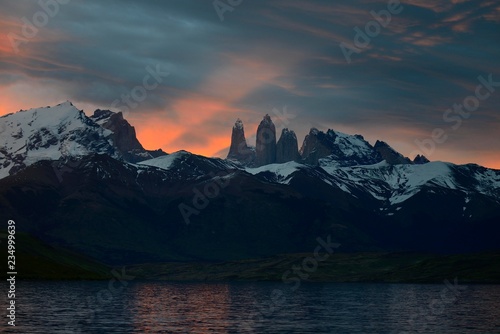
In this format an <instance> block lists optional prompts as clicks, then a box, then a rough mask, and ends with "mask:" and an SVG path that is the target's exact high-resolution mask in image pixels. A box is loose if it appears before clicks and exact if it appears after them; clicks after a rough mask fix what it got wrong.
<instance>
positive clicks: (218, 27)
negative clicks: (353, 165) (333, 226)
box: [0, 0, 500, 165]
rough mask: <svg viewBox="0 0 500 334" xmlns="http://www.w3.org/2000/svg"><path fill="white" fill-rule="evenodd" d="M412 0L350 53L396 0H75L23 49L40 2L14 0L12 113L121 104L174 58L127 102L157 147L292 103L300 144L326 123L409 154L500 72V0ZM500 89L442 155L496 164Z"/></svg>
mask: <svg viewBox="0 0 500 334" xmlns="http://www.w3.org/2000/svg"><path fill="white" fill-rule="evenodd" d="M402 6H403V8H404V9H403V11H402V12H401V13H400V14H398V15H394V16H393V17H392V19H391V22H390V24H389V25H388V26H387V27H385V28H381V31H380V34H378V35H377V36H375V37H373V38H371V40H370V43H369V46H368V47H366V48H364V49H363V50H362V52H360V53H355V54H353V56H352V58H353V61H352V63H351V64H348V63H347V62H346V61H345V59H344V55H343V53H342V51H341V50H340V48H339V44H340V43H341V42H344V43H353V39H354V37H355V34H356V32H355V30H354V28H355V27H359V28H360V29H364V27H365V25H366V23H367V22H369V21H371V20H374V18H373V16H372V15H371V14H370V11H380V10H384V9H385V8H387V1H383V0H373V1H372V0H370V1H369V0H358V1H351V0H349V1H348V0H339V1H335V2H332V1H327V0H314V1H307V2H304V1H297V0H269V1H251V2H250V1H245V2H243V3H242V4H241V5H240V6H237V7H235V9H234V10H233V11H231V12H226V13H225V20H224V21H223V22H221V21H220V20H219V18H218V15H217V13H216V12H215V10H214V8H213V5H212V2H210V1H189V2H187V1H182V0H171V1H161V0H151V1H144V2H137V1H132V0H109V1H105V2H103V1H97V0H93V1H82V0H73V1H71V2H70V3H69V4H67V5H61V6H60V8H59V13H58V14H57V15H55V16H54V17H51V18H50V21H49V22H48V23H47V24H46V25H45V26H44V27H42V28H41V29H40V31H39V32H38V34H37V35H36V36H35V37H34V38H32V39H30V40H29V42H28V43H24V44H22V45H21V46H20V52H19V53H15V52H14V50H13V48H12V47H11V45H10V41H9V39H8V37H7V34H8V33H9V32H14V33H18V34H20V33H21V29H22V25H23V21H22V18H23V17H26V18H27V19H31V18H32V17H33V15H34V14H35V13H37V12H38V11H40V10H41V7H40V5H39V4H38V2H34V1H28V0H18V1H9V2H6V3H5V4H3V5H2V13H1V14H0V29H1V31H2V32H6V33H7V34H6V33H3V34H0V94H1V95H2V97H3V98H2V101H1V102H0V113H7V112H12V111H15V110H19V109H21V108H23V109H25V108H29V107H37V106H45V105H49V104H57V103H59V102H61V101H64V100H67V99H69V100H71V101H73V102H74V103H75V104H76V105H77V106H82V107H85V108H86V110H85V111H86V112H87V113H89V114H90V113H92V112H93V110H92V108H96V107H100V108H111V106H112V104H113V101H115V100H117V99H118V100H121V99H122V96H124V95H126V94H130V92H131V91H132V90H133V89H134V87H137V86H141V85H143V82H144V78H145V76H147V75H148V73H149V72H148V70H147V68H148V67H151V66H152V67H155V66H161V68H163V69H164V70H165V71H168V72H169V73H170V75H169V76H168V77H166V78H164V80H163V81H162V82H161V83H160V85H158V87H157V88H155V89H153V90H148V92H147V93H148V94H147V98H145V99H144V101H142V102H140V103H138V106H137V107H136V108H127V109H129V110H128V112H127V113H125V114H126V115H125V116H126V117H127V118H128V119H129V120H130V122H131V123H132V124H134V125H135V126H136V130H137V133H138V136H139V139H140V140H141V142H142V143H143V144H144V146H146V147H147V148H151V149H152V148H158V147H161V148H163V149H165V150H167V151H176V150H179V149H187V150H190V151H193V152H195V153H199V154H205V155H215V154H223V153H224V152H225V149H226V148H227V147H228V146H229V138H230V131H231V127H232V125H233V123H234V121H235V119H236V118H238V117H239V118H242V119H243V121H244V122H245V129H246V132H247V135H248V137H250V136H251V135H252V134H253V133H254V131H255V129H256V127H257V125H258V123H259V122H260V120H261V119H262V116H263V115H264V114H266V113H270V114H271V113H272V110H273V108H278V109H281V108H282V107H283V106H287V107H288V109H289V110H290V111H291V112H293V114H295V115H297V116H296V117H295V118H294V119H292V120H290V122H289V124H287V127H289V128H292V129H294V130H296V132H297V134H298V136H299V145H300V144H301V140H302V138H303V136H305V134H306V133H307V132H308V131H309V128H310V127H312V126H316V127H319V128H321V129H326V128H334V129H337V130H340V131H345V132H352V133H354V132H355V133H361V134H363V135H365V137H366V138H368V139H369V140H372V141H374V140H376V139H383V140H386V141H388V142H389V143H391V144H392V145H393V146H395V147H396V148H398V149H400V150H401V151H402V153H404V154H408V153H410V152H411V151H412V150H414V140H415V139H416V138H421V137H422V136H426V135H428V134H429V132H430V131H432V129H434V128H436V127H442V126H443V120H442V114H443V112H444V111H445V110H446V109H447V108H449V106H450V105H452V104H453V103H455V102H461V101H462V100H463V99H464V98H465V97H466V96H467V95H469V94H471V92H473V91H474V89H475V87H476V85H477V77H478V76H479V75H486V74H488V73H492V74H493V75H494V77H495V78H498V80H500V70H499V69H500V59H499V58H498V54H499V53H500V44H499V43H498V42H499V39H498V33H497V31H498V29H499V24H500V20H499V19H498V18H499V17H500V15H499V13H500V6H499V5H498V3H497V1H493V0H478V1H466V0H453V1H448V0H441V1H436V0H418V1H417V0H408V1H405V2H402ZM499 100H500V90H499V91H498V92H496V93H494V94H492V96H491V97H490V98H489V99H488V100H487V101H485V102H484V103H482V104H481V107H480V110H478V112H477V113H475V115H474V117H471V118H470V119H469V120H467V122H464V126H463V127H461V128H460V129H459V130H458V131H457V132H456V133H453V134H451V135H450V139H449V140H448V141H447V143H446V144H444V145H442V146H441V147H439V149H438V150H437V152H436V153H435V156H434V157H433V158H434V159H443V160H444V159H448V160H452V161H458V162H463V161H464V159H472V160H474V159H475V158H477V159H478V160H477V162H480V163H485V164H486V163H488V164H490V165H494V164H495V161H496V160H495V159H496V158H495V156H497V157H498V148H496V147H495V145H490V144H489V143H490V142H499V140H500V137H499V135H497V132H498V131H496V130H495V128H498V126H499V124H498V122H499V119H498V117H497V116H495V115H496V114H497V113H498V105H499V103H498V101H499ZM120 106H122V107H125V106H126V104H123V103H121V104H120ZM271 116H273V115H272V114H271ZM277 125H278V124H277ZM481 129H482V131H481ZM474 152H483V153H481V154H477V155H474ZM492 161H493V162H492ZM499 161H500V159H499Z"/></svg>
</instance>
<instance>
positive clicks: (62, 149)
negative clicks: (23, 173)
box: [0, 101, 115, 178]
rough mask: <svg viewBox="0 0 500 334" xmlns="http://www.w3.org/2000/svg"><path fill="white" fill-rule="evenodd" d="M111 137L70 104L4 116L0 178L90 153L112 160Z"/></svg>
mask: <svg viewBox="0 0 500 334" xmlns="http://www.w3.org/2000/svg"><path fill="white" fill-rule="evenodd" d="M110 134H111V131H109V130H106V129H104V128H102V127H100V126H99V125H98V124H96V123H94V122H93V121H92V120H90V119H89V118H88V117H87V116H85V114H84V113H83V111H81V110H78V109H77V108H76V107H75V106H74V105H73V104H72V103H71V102H69V101H67V102H64V103H61V104H58V105H56V106H54V107H44V108H34V109H30V110H24V111H19V112H17V113H13V114H9V115H5V116H3V117H1V118H0V178H1V177H5V176H7V175H9V174H13V173H15V172H16V171H17V170H19V169H21V168H24V167H26V166H29V165H31V164H33V163H35V162H37V161H39V160H57V159H60V158H62V157H66V156H81V155H87V154H89V153H92V152H94V153H107V154H110V155H112V156H113V155H114V151H115V150H114V148H113V146H112V144H111V143H110V142H109V141H108V139H107V137H108V136H109V135H110Z"/></svg>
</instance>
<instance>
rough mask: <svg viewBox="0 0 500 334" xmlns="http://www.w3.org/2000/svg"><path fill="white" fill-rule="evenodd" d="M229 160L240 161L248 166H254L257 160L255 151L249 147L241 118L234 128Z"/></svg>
mask: <svg viewBox="0 0 500 334" xmlns="http://www.w3.org/2000/svg"><path fill="white" fill-rule="evenodd" d="M227 158H228V159H231V160H236V161H239V162H241V163H242V164H243V165H246V166H249V165H252V164H253V162H254V160H255V150H253V149H252V148H251V147H249V146H248V145H247V141H246V139H245V129H244V128H243V122H242V121H241V120H240V119H239V118H238V119H237V120H236V123H234V126H233V132H232V134H231V146H230V148H229V153H228V155H227Z"/></svg>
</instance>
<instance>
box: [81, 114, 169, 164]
mask: <svg viewBox="0 0 500 334" xmlns="http://www.w3.org/2000/svg"><path fill="white" fill-rule="evenodd" d="M90 118H91V119H92V120H93V121H94V122H96V123H97V124H99V125H100V126H102V127H103V128H105V129H107V130H110V131H111V132H112V134H111V139H112V141H113V143H114V146H115V147H116V148H117V150H118V152H119V153H120V154H121V156H122V158H123V159H124V160H126V161H130V162H139V161H143V160H147V159H151V158H154V156H155V153H156V154H159V155H161V152H160V151H155V152H150V151H147V150H145V149H144V147H142V145H141V143H140V142H139V140H138V139H137V136H136V133H135V128H134V127H133V126H132V125H130V123H129V122H128V121H127V120H126V119H124V118H123V114H122V112H117V113H115V112H113V111H111V110H101V109H97V110H96V111H94V114H93V115H92V116H90Z"/></svg>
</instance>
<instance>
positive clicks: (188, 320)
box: [0, 282, 500, 334]
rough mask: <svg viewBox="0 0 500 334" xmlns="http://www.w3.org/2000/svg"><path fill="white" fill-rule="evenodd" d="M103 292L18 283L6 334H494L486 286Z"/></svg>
mask: <svg viewBox="0 0 500 334" xmlns="http://www.w3.org/2000/svg"><path fill="white" fill-rule="evenodd" d="M106 287H107V282H19V285H18V289H17V291H18V292H19V295H18V294H17V293H16V297H17V302H16V311H17V313H16V328H15V329H16V330H15V331H10V332H16V333H51V334H52V333H54V334H57V333H120V334H126V333H287V334H288V333H301V334H305V333H416V332H424V333H443V334H446V333H500V320H499V319H500V302H499V301H500V286H493V285H491V286H478V285H470V286H468V287H467V289H465V290H463V291H462V292H461V293H460V294H459V295H458V296H457V298H455V299H451V298H450V296H453V294H449V295H447V294H443V289H444V288H445V287H446V286H445V285H444V284H435V285H411V284H303V285H302V286H301V287H300V289H298V290H297V291H291V290H290V289H289V288H288V286H287V285H286V284H282V283H227V284H226V283H220V284H200V283H175V284H174V283H166V282H161V283H150V282H131V283H130V284H129V285H128V286H127V287H126V288H125V289H123V290H122V291H120V293H118V294H115V295H113V298H110V299H108V300H103V299H102V298H101V300H100V299H99V298H97V297H98V296H99V292H100V291H103V289H106ZM277 291H281V293H280V294H279V295H277V294H276V292H277ZM450 291H456V290H450ZM277 296H278V297H279V298H276V297H277ZM443 298H444V299H443ZM440 300H447V301H448V302H447V303H443V302H440ZM0 302H2V304H3V305H5V302H6V296H5V295H2V296H1V297H0ZM5 324H6V322H5V323H3V324H2V325H1V326H2V327H3V326H4V325H5ZM2 327H0V332H2V331H4V332H5V331H6V332H9V330H10V329H8V328H7V329H5V328H2Z"/></svg>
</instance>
